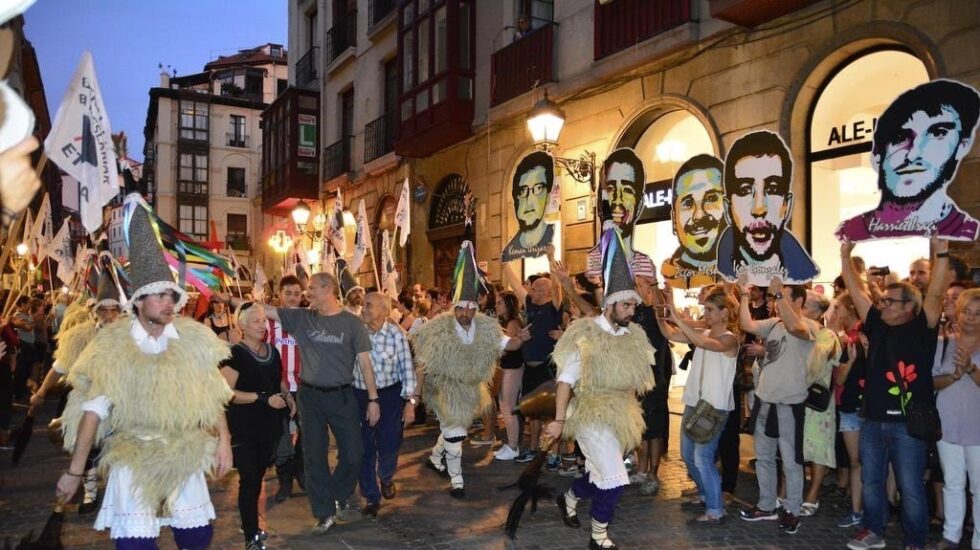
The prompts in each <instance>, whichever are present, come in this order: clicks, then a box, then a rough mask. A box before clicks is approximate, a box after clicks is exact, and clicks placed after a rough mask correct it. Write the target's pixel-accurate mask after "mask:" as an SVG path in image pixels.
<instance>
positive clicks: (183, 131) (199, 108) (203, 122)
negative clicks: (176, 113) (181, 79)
mask: <svg viewBox="0 0 980 550" xmlns="http://www.w3.org/2000/svg"><path fill="white" fill-rule="evenodd" d="M180 139H188V140H192V141H208V104H207V103H204V102H202V101H181V102H180Z"/></svg>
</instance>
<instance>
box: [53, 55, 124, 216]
mask: <svg viewBox="0 0 980 550" xmlns="http://www.w3.org/2000/svg"><path fill="white" fill-rule="evenodd" d="M44 151H45V153H47V155H48V158H49V159H51V161H52V162H54V163H55V164H57V165H58V168H61V169H62V170H63V171H65V172H66V173H68V175H70V176H71V177H73V178H75V179H76V180H78V182H79V185H78V204H79V208H78V210H79V213H80V214H81V217H82V225H84V226H85V229H86V230H88V232H89V233H95V231H96V230H98V228H99V226H100V225H102V207H103V206H104V205H105V204H106V203H107V202H109V201H110V200H112V198H113V197H115V196H116V195H117V194H118V193H119V172H118V170H117V168H116V152H115V150H114V149H113V146H112V129H111V128H110V126H109V116H108V114H107V113H106V109H105V104H104V103H103V101H102V92H100V91H99V83H98V81H97V80H96V79H95V66H94V65H93V63H92V54H90V53H89V52H85V53H83V54H82V60H81V62H80V63H79V64H78V68H77V69H76V70H75V75H74V76H73V77H72V80H71V84H70V85H69V87H68V91H67V92H65V97H64V99H62V100H61V105H60V106H59V107H58V114H57V115H55V118H54V124H53V125H52V127H51V132H50V133H49V134H48V137H47V139H45V140H44Z"/></svg>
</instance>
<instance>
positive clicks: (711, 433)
mask: <svg viewBox="0 0 980 550" xmlns="http://www.w3.org/2000/svg"><path fill="white" fill-rule="evenodd" d="M699 378H700V381H699V382H698V396H699V397H698V404H697V405H695V406H694V411H693V412H692V413H691V415H690V416H689V417H687V420H686V421H685V422H684V426H683V427H684V433H685V434H686V435H687V436H688V437H690V438H691V439H692V440H693V441H694V442H695V443H707V442H709V441H711V439H712V438H713V437H715V434H717V433H718V432H719V431H720V430H721V429H722V427H724V425H725V419H726V418H728V413H727V411H719V410H718V409H716V408H714V407H712V406H711V403H708V402H707V401H705V400H704V398H702V397H700V396H701V395H702V394H703V393H704V365H703V364H702V365H701V376H700V377H699Z"/></svg>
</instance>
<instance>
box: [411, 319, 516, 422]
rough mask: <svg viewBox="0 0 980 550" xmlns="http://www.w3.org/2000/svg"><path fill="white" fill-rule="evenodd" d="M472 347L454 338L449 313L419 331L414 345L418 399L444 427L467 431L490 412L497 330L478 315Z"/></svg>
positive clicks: (499, 333)
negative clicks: (420, 374) (419, 375)
mask: <svg viewBox="0 0 980 550" xmlns="http://www.w3.org/2000/svg"><path fill="white" fill-rule="evenodd" d="M473 323H474V324H475V325H476V330H475V334H474V337H473V343H472V344H464V343H463V341H462V340H460V338H459V335H458V334H456V319H455V317H454V316H453V312H451V311H449V312H446V313H443V314H441V315H439V316H437V317H436V318H435V319H432V320H431V321H429V322H427V323H425V324H424V325H422V328H420V329H419V330H418V332H417V333H416V334H415V337H414V339H413V340H412V347H413V349H414V350H415V357H416V361H418V362H420V363H422V365H423V367H424V372H425V382H424V384H423V387H422V392H423V395H422V398H423V399H425V402H426V403H427V404H428V405H429V406H430V407H432V409H433V410H434V411H435V413H436V415H438V417H439V421H440V422H442V423H443V425H445V426H464V427H469V425H470V424H472V423H473V419H474V418H476V417H477V416H479V415H481V414H483V413H484V412H485V411H487V410H489V409H490V404H491V400H490V382H491V381H492V380H493V375H494V371H495V370H496V369H497V361H498V360H499V359H500V339H501V338H502V336H503V333H502V331H501V330H500V324H499V323H497V321H495V320H494V319H491V318H490V317H487V316H486V315H483V314H482V313H477V314H476V316H474V317H473Z"/></svg>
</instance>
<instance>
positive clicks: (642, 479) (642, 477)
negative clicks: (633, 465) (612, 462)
mask: <svg viewBox="0 0 980 550" xmlns="http://www.w3.org/2000/svg"><path fill="white" fill-rule="evenodd" d="M647 477H648V476H647V473H646V472H636V473H635V474H630V485H642V484H644V483H646V481H647Z"/></svg>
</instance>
